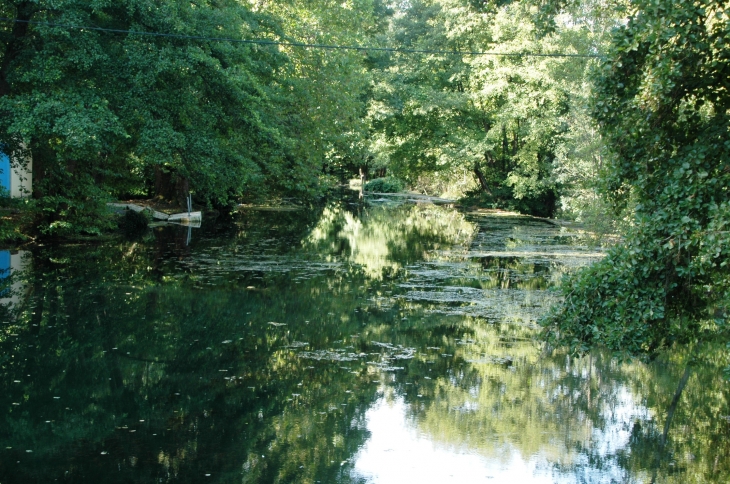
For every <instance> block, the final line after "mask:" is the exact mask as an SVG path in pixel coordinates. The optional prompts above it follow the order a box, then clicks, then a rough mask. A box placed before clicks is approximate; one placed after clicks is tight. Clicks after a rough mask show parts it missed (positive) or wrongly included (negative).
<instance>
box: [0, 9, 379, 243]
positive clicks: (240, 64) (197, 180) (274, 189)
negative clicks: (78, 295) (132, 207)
mask: <svg viewBox="0 0 730 484" xmlns="http://www.w3.org/2000/svg"><path fill="white" fill-rule="evenodd" d="M377 4H378V2H374V3H371V2H365V3H362V4H358V6H357V9H356V10H355V13H356V15H353V9H352V7H351V6H349V7H348V6H347V5H344V4H343V6H337V7H334V6H332V5H330V4H329V2H324V1H322V2H310V3H309V4H308V5H307V6H302V5H300V4H299V3H297V2H294V3H291V4H290V3H286V2H284V3H281V2H276V3H273V2H271V3H270V2H258V4H257V5H256V6H255V7H253V6H249V5H248V4H247V3H244V2H239V1H237V0H223V1H218V0H216V1H210V0H205V1H202V2H194V3H190V2H182V1H171V2H163V3H162V4H159V2H153V1H150V0H123V1H111V0H98V1H94V2H87V1H79V0H60V1H58V0H54V1H50V0H38V1H32V2H15V1H10V0H2V1H0V12H2V16H4V17H9V18H15V19H19V20H30V21H32V22H38V23H31V24H27V23H17V24H13V23H12V22H2V23H0V65H2V68H1V71H0V138H2V140H3V141H4V142H6V143H7V145H8V147H9V149H10V150H11V151H13V153H14V154H19V153H21V152H25V154H32V157H33V169H34V192H35V196H36V197H38V198H40V199H41V201H40V205H41V210H42V213H43V214H46V215H47V217H46V218H44V222H43V227H42V231H43V232H45V233H52V234H73V233H97V232H100V231H103V230H105V228H106V227H107V226H108V224H107V221H106V220H105V219H104V218H103V217H101V218H100V217H99V214H100V213H101V209H100V207H103V204H104V203H105V202H106V201H107V200H108V199H110V198H115V197H118V196H121V195H126V194H129V193H135V194H146V195H148V196H155V195H159V196H162V197H167V198H172V199H174V198H181V197H180V196H179V195H180V193H184V194H187V191H188V190H190V191H192V192H193V193H194V194H195V197H196V200H198V201H199V203H202V204H207V205H216V206H230V205H231V204H232V203H233V202H235V201H236V200H237V199H239V198H241V197H245V196H249V195H257V194H258V195H259V196H266V195H271V194H280V193H288V194H298V195H314V194H318V193H320V192H322V191H323V189H325V188H326V186H323V184H322V183H321V181H322V178H321V176H320V175H321V174H322V171H323V164H324V165H325V167H326V166H327V165H328V164H330V165H331V164H337V163H340V164H342V163H346V162H347V160H352V159H355V158H357V156H358V153H359V152H360V151H359V148H358V146H359V140H360V138H362V131H363V130H362V126H363V123H362V121H361V118H362V113H363V108H364V101H363V100H362V99H361V95H362V92H363V89H364V86H365V82H366V77H365V76H364V70H363V68H362V56H361V55H359V54H357V53H355V52H345V51H343V52H336V53H334V52H328V51H319V50H308V49H301V48H290V47H281V48H280V47H277V46H273V45H253V44H244V43H235V42H221V41H215V40H204V39H199V40H192V39H180V38H174V37H153V36H147V35H135V34H126V33H109V32H99V31H89V30H83V29H73V28H67V27H57V26H53V25H49V24H46V23H45V22H48V23H53V24H62V25H93V26H96V27H102V28H110V29H119V30H133V31H150V32H161V33H170V34H182V35H192V36H201V37H205V36H209V37H216V38H221V37H227V38H233V39H241V38H243V39H251V38H265V39H272V40H279V39H282V40H287V41H302V42H310V41H313V39H312V38H311V34H312V33H314V32H321V31H322V30H325V31H327V35H326V36H325V37H322V38H317V39H316V42H322V43H334V44H337V43H342V44H348V43H358V42H359V41H360V39H361V36H363V35H366V32H367V31H368V29H370V30H372V28H374V27H372V28H371V27H367V26H368V25H370V24H373V16H372V11H373V9H374V8H376V6H377ZM26 147H27V149H25V148H26ZM16 158H17V157H16ZM342 160H345V161H342ZM161 180H163V181H164V182H161ZM173 192H178V193H176V195H177V197H175V196H173V195H172V193H173Z"/></svg>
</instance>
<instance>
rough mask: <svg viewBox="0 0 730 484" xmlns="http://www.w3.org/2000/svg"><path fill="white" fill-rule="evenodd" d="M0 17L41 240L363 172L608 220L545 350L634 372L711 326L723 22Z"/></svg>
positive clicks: (617, 12) (359, 11) (1, 81)
mask: <svg viewBox="0 0 730 484" xmlns="http://www.w3.org/2000/svg"><path fill="white" fill-rule="evenodd" d="M0 17H3V18H6V19H10V20H2V21H0V141H2V142H3V143H4V145H5V147H6V149H7V150H8V151H10V152H12V153H13V154H14V155H15V159H16V160H22V159H25V158H24V157H25V155H28V154H32V157H33V163H34V166H33V169H34V182H35V184H34V199H35V201H34V203H33V207H34V209H35V210H36V213H38V214H40V216H39V217H38V225H39V228H40V230H41V232H43V233H45V234H51V235H54V234H59V235H73V234H80V233H91V234H94V233H100V232H101V231H103V230H104V229H105V228H107V227H108V225H109V223H110V222H109V220H108V218H106V217H104V216H101V214H103V212H104V203H105V202H106V201H108V200H110V199H113V198H116V197H128V196H139V197H158V198H160V199H166V200H172V201H181V200H182V199H183V198H184V197H185V196H186V195H187V194H188V193H189V192H192V193H193V194H194V197H195V201H196V203H197V204H199V205H204V206H209V207H229V206H231V205H232V204H233V203H235V202H237V201H239V200H242V199H246V198H249V199H250V198H255V197H274V196H279V195H282V194H286V195H297V196H313V195H318V194H321V193H323V192H324V191H325V190H326V189H327V188H329V187H331V186H332V185H333V184H334V183H336V182H337V181H338V179H339V180H340V181H344V180H345V179H346V178H348V177H350V176H352V175H355V174H356V173H357V171H358V170H359V169H362V170H363V171H364V172H366V173H368V174H369V175H371V176H370V178H372V177H374V176H379V177H384V176H386V175H389V176H394V177H395V178H397V179H399V180H403V181H405V182H406V183H407V184H408V185H409V187H410V188H413V189H417V190H419V191H425V192H426V193H429V194H448V195H451V196H454V195H456V196H461V195H464V194H466V193H471V196H472V200H476V201H477V202H478V203H482V204H487V205H489V206H494V207H506V208H512V209H516V210H520V211H522V212H526V213H531V214H534V215H541V216H554V215H556V214H560V215H561V216H564V217H571V218H575V219H577V220H581V221H588V222H593V223H596V222H601V223H604V225H607V226H609V227H610V228H615V227H616V224H615V223H614V222H615V221H617V220H619V219H623V221H624V226H625V227H628V229H627V233H626V235H625V239H624V243H623V244H621V246H620V247H617V248H616V249H614V250H613V251H612V252H611V253H610V255H609V256H608V257H607V258H606V259H605V260H604V261H603V262H601V263H600V264H597V265H595V266H594V267H592V268H590V269H588V270H587V271H585V272H583V273H582V274H580V275H579V276H578V277H577V278H575V279H574V280H573V281H572V282H568V283H567V284H566V286H565V293H564V295H565V296H566V303H565V305H563V306H562V307H560V308H558V309H557V310H556V311H555V312H554V313H553V314H552V315H550V316H549V317H548V318H546V319H545V320H544V321H543V324H544V325H545V327H546V328H547V330H546V332H547V335H548V337H549V339H550V340H551V341H553V342H559V343H563V344H568V345H570V346H571V347H572V348H573V350H574V351H576V352H582V351H584V350H585V349H587V348H588V347H590V346H591V345H593V344H595V343H598V342H603V343H606V344H608V346H609V347H610V348H611V349H613V350H615V351H622V352H627V353H629V354H644V353H649V354H651V353H652V352H654V351H655V350H657V349H658V348H660V347H662V346H666V345H670V344H671V343H672V342H674V341H688V340H692V339H693V338H695V337H696V336H697V334H699V332H702V331H708V332H710V333H714V332H716V331H718V330H723V328H724V324H725V317H726V314H727V309H726V308H727V306H728V300H727V295H726V294H727V293H728V286H729V285H730V280H728V275H727V274H728V271H727V267H726V264H727V258H728V255H730V254H729V252H728V251H729V250H730V249H729V247H730V238H729V237H728V230H727V225H728V223H730V205H728V185H729V184H730V165H728V161H727V160H728V150H730V145H729V144H728V141H727V140H726V138H727V135H728V128H729V127H730V124H729V123H728V109H729V108H730V97H728V79H730V76H729V75H728V74H729V73H730V70H729V67H728V61H729V60H730V48H729V47H728V46H727V44H726V40H725V39H727V38H728V36H729V35H728V34H730V32H729V30H730V26H729V19H728V12H727V11H726V6H725V5H724V4H722V3H720V2H711V1H706V0H696V1H682V2H678V3H675V2H670V1H668V0H641V1H637V2H631V4H630V5H629V2H623V1H616V2H605V1H602V0H585V1H562V0H555V1H548V2H538V1H522V2H518V1H514V2H510V1H501V0H494V1H488V0H483V1H479V0H410V1H407V2H386V1H384V0H348V1H345V2H331V1H329V0H312V1H309V2H297V1H295V0H284V1H268V0H261V1H256V2H254V1H251V2H247V1H240V0H216V1H213V0H201V1H197V2H179V1H167V2H160V1H157V0H93V1H86V0H85V1H80V0H53V1H51V0H0ZM74 26H76V27H74ZM78 26H87V27H88V26H93V27H94V28H92V29H89V28H86V29H84V28H77V27H78ZM99 28H101V29H113V30H114V31H109V30H98V29H99ZM95 29H97V30H95ZM129 31H134V32H137V33H130V32H129ZM139 32H157V33H163V34H172V36H170V35H164V36H159V35H142V34H139ZM185 36H188V37H185ZM190 36H192V37H190ZM222 38H225V39H233V40H220V39H222ZM246 39H247V40H251V39H260V40H269V41H273V42H275V43H268V44H266V43H263V44H262V43H246V42H236V41H235V40H246ZM276 42H278V43H276ZM292 43H294V44H296V43H306V44H326V45H330V46H333V45H344V46H348V45H349V46H368V47H371V48H370V49H364V50H348V49H322V48H305V47H302V46H301V45H300V46H296V45H292ZM393 48H395V50H393ZM485 52H486V54H485ZM611 204H612V205H613V206H612V207H611V209H612V210H613V212H611V213H612V215H611V216H608V215H607V214H608V213H609V212H608V211H609V206H610V205H611ZM607 219H613V220H609V222H608V223H606V220H607ZM3 230H5V231H6V232H7V229H2V226H0V233H3V232H2V231H3Z"/></svg>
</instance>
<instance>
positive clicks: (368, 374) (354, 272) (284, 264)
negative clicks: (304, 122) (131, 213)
mask: <svg viewBox="0 0 730 484" xmlns="http://www.w3.org/2000/svg"><path fill="white" fill-rule="evenodd" d="M601 256H602V250H601V249H600V248H596V247H595V246H594V245H590V244H587V243H586V241H585V240H584V238H582V237H581V236H580V234H577V233H573V232H570V231H568V230H566V229H561V228H559V227H556V226H554V225H550V224H548V223H546V222H543V221H540V220H533V219H529V218H520V217H508V216H496V215H487V214H470V213H464V212H459V211H457V210H454V209H453V208H449V207H437V206H433V205H427V204H419V205H413V204H407V203H406V204H398V203H394V202H389V201H386V200H380V201H373V202H372V203H367V204H362V203H359V202H349V201H347V200H344V201H340V202H333V203H330V204H328V205H327V206H324V207H310V208H307V209H304V210H300V211H295V212H264V211H246V212H243V213H241V214H240V215H239V216H237V217H236V218H235V219H234V220H232V221H218V222H216V223H208V224H207V225H204V227H203V228H201V229H187V228H183V227H165V228H156V229H154V230H150V231H149V232H147V233H146V234H141V235H139V236H138V237H137V238H132V239H129V240H124V241H117V242H114V243H109V244H105V245H104V244H102V245H74V246H63V247H57V246H56V247H51V246H48V247H35V248H30V249H26V250H25V251H24V252H21V253H19V254H17V255H15V256H14V258H15V259H14V260H15V261H16V264H15V269H16V270H15V271H14V272H13V274H12V276H10V277H9V278H5V279H4V280H3V281H2V282H1V283H0V284H2V287H0V290H1V289H2V288H5V291H6V292H5V294H4V296H3V297H5V299H3V305H2V307H0V321H2V322H3V324H2V325H0V365H1V366H0V375H1V379H0V387H1V390H0V411H1V412H2V413H3V415H2V418H1V419H0V484H11V483H46V482H68V483H168V482H170V483H178V482H196V483H197V482H210V483H234V482H235V483H268V482H302V483H316V482H322V483H367V482H372V483H391V482H392V483H409V482H414V483H430V482H433V483H444V482H458V483H470V482H576V483H577V482H652V481H653V482H682V483H689V482H728V481H729V480H730V445H729V444H728V443H727V442H729V441H730V440H729V439H728V437H730V435H728V434H729V433H730V422H729V421H728V420H729V419H730V417H729V415H730V408H729V407H728V396H730V392H729V391H728V390H729V389H728V385H727V384H726V383H725V380H724V378H723V372H722V370H723V368H725V367H726V366H727V365H728V361H727V360H728V358H727V351H726V350H725V349H724V348H723V347H717V348H716V347H713V346H712V345H708V344H705V345H703V346H702V347H701V348H682V349H677V350H675V351H674V352H671V353H668V354H665V355H662V356H660V357H659V358H657V359H656V360H655V361H653V362H652V363H650V364H643V363H639V362H632V363H625V364H619V363H618V362H616V361H613V360H612V359H611V358H610V357H609V356H608V355H605V354H603V353H602V352H600V351H598V352H594V353H593V354H591V355H590V356H588V357H585V358H582V359H572V358H569V357H568V356H567V355H565V354H564V353H562V352H561V351H559V350H556V351H547V350H546V349H545V348H543V347H542V346H541V344H540V343H539V341H538V340H537V339H536V337H537V335H538V330H537V329H536V325H535V320H536V318H537V317H539V315H540V314H542V313H543V312H544V311H545V310H546V308H547V307H548V306H549V305H550V304H551V303H552V302H554V301H555V296H554V294H553V293H552V292H551V291H550V288H552V287H554V286H555V285H556V284H557V283H558V282H559V280H560V278H561V277H562V276H563V275H565V274H568V273H571V272H573V271H575V270H577V269H578V268H579V267H581V266H583V265H585V264H589V263H590V262H591V261H592V260H596V259H597V258H599V257H601ZM18 261H19V262H18ZM683 376H687V378H686V385H685V386H682V385H681V383H682V379H683ZM667 423H668V424H669V425H667Z"/></svg>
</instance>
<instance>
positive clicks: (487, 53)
mask: <svg viewBox="0 0 730 484" xmlns="http://www.w3.org/2000/svg"><path fill="white" fill-rule="evenodd" d="M0 22H10V23H26V24H31V25H43V26H46V27H57V28H65V29H76V30H92V31H97V32H110V33H114V34H128V35H140V36H147V37H167V38H174V39H186V40H206V41H212V42H230V43H237V44H255V45H276V46H282V47H301V48H305V49H323V50H355V51H364V52H367V51H373V52H392V53H399V54H436V55H461V56H501V57H579V58H597V57H601V56H600V55H598V54H564V53H556V54H552V53H536V52H493V51H483V52H482V51H458V50H436V49H404V48H398V47H361V46H357V45H330V44H308V43H302V42H287V41H279V40H268V39H234V38H231V37H209V36H204V35H185V34H170V33H165V32H149V31H144V30H124V29H110V28H105V27H89V26H81V25H68V24H59V23H54V22H38V21H34V20H21V19H12V18H7V17H0Z"/></svg>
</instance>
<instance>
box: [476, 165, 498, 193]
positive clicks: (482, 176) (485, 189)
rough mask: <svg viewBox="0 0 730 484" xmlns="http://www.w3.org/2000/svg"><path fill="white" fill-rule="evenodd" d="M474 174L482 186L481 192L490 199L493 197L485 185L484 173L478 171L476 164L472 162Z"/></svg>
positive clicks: (487, 185) (486, 184)
mask: <svg viewBox="0 0 730 484" xmlns="http://www.w3.org/2000/svg"><path fill="white" fill-rule="evenodd" d="M474 174H475V175H476V176H477V179H478V180H479V184H480V185H481V186H482V190H484V191H485V192H486V193H487V194H488V195H489V196H490V197H492V196H494V195H492V191H491V190H490V189H489V184H488V183H487V179H486V178H485V177H484V173H482V170H480V169H479V163H478V162H474Z"/></svg>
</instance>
